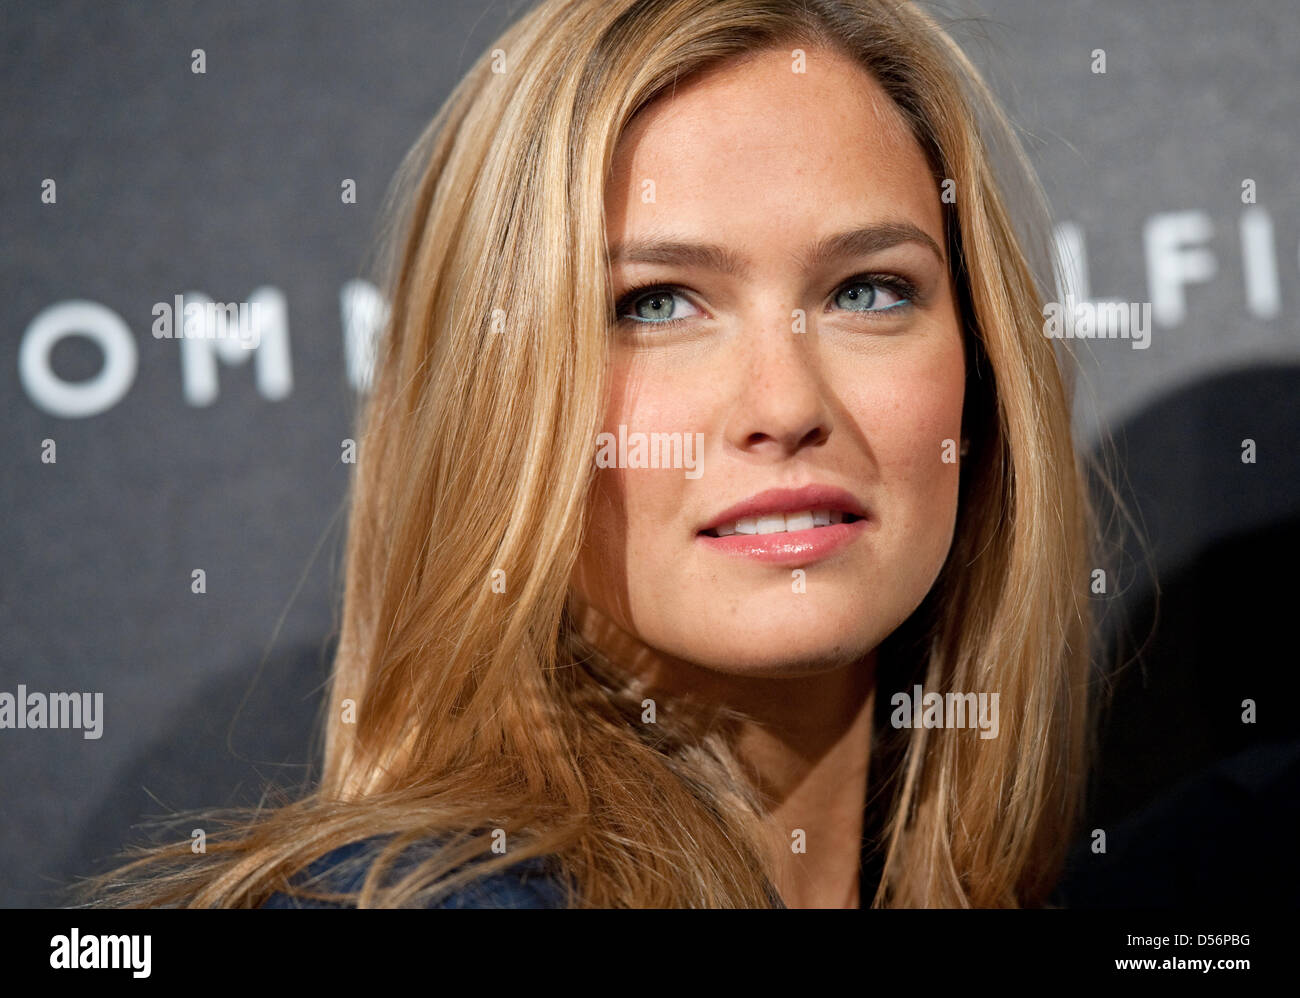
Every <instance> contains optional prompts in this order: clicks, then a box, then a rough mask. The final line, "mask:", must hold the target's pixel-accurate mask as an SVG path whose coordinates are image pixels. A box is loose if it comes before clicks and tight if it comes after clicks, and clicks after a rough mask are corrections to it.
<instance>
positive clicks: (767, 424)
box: [725, 310, 831, 460]
mask: <svg viewBox="0 0 1300 998" xmlns="http://www.w3.org/2000/svg"><path fill="white" fill-rule="evenodd" d="M775 311H776V315H775V317H774V318H773V317H771V313H769V317H768V318H766V319H764V320H761V321H759V322H751V323H750V324H748V326H747V327H746V329H747V331H746V335H744V336H742V337H738V338H737V341H736V344H737V345H736V350H737V355H736V356H734V357H733V358H732V359H733V361H734V363H733V364H732V365H731V370H732V371H733V372H735V374H734V376H735V377H737V378H739V379H740V383H739V385H737V390H736V391H735V392H734V393H730V394H732V397H733V398H735V399H736V400H737V403H736V405H735V407H734V408H733V410H732V412H731V413H730V414H729V416H728V418H727V423H726V430H725V436H726V439H727V443H728V445H729V446H731V447H734V448H736V449H737V450H741V451H745V452H747V453H750V454H753V455H755V456H759V457H764V458H769V459H775V460H780V459H783V458H786V457H789V456H790V455H792V454H795V453H797V452H798V451H800V450H802V449H803V448H805V447H817V446H820V445H821V444H823V443H825V442H826V439H827V438H828V437H829V436H830V432H831V410H830V406H829V404H828V394H827V386H826V383H825V378H824V377H823V372H822V369H821V364H820V361H819V359H818V352H817V349H816V347H817V343H816V339H815V334H814V333H812V332H795V328H796V326H795V320H794V318H793V317H791V318H789V319H784V320H783V319H782V313H781V312H780V311H779V310H775ZM784 314H785V315H790V314H791V313H790V310H786V311H785V313H784Z"/></svg>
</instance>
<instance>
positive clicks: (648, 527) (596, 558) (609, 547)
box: [576, 357, 705, 623]
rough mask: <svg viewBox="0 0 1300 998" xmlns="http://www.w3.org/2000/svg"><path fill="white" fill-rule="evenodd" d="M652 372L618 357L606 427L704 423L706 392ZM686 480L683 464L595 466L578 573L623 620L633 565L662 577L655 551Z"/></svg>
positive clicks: (690, 427)
mask: <svg viewBox="0 0 1300 998" xmlns="http://www.w3.org/2000/svg"><path fill="white" fill-rule="evenodd" d="M651 375H652V372H648V371H646V370H644V369H641V368H640V367H639V365H637V364H636V363H635V362H628V361H624V360H622V359H620V358H617V357H616V358H614V359H613V361H612V366H611V370H610V394H609V403H608V405H607V406H606V410H605V417H604V421H603V423H602V425H601V430H602V432H604V433H608V434H611V435H612V436H613V438H614V439H615V440H618V439H619V437H620V427H623V428H625V429H626V432H627V433H628V434H629V435H630V434H633V433H651V432H681V433H686V432H696V431H702V430H704V428H705V427H704V424H703V422H702V420H703V417H704V413H703V411H702V410H701V409H700V405H703V404H704V398H703V397H700V398H696V396H695V394H694V393H693V392H692V391H691V390H690V386H689V384H688V383H685V382H684V380H683V379H680V378H664V377H662V376H651ZM693 398H696V401H695V402H693V401H692V399H693ZM697 403H698V404H697ZM687 484H688V482H687V480H686V479H685V478H684V476H683V472H682V471H681V470H677V469H666V470H665V469H656V468H625V467H613V468H599V469H597V470H596V473H595V481H594V484H593V486H592V493H591V503H590V507H589V513H588V521H587V522H588V526H587V535H586V542H585V544H584V546H583V550H582V551H581V552H580V554H579V561H578V565H579V572H580V574H579V576H578V578H577V579H576V581H577V584H578V589H579V593H580V594H581V595H583V596H584V598H587V599H588V600H589V601H591V602H593V603H594V604H596V605H597V606H601V607H602V608H604V609H607V610H608V611H609V612H610V613H611V614H612V615H613V616H615V617H617V618H619V622H620V623H626V621H624V620H622V619H621V618H622V617H623V613H622V610H621V608H625V606H626V603H627V594H628V593H629V590H634V589H636V588H637V584H638V579H637V578H630V577H629V573H636V572H640V573H641V574H649V575H650V576H651V577H654V578H658V577H660V574H661V572H660V568H659V567H658V566H656V565H655V559H656V557H657V556H659V554H660V553H661V552H663V551H664V550H665V544H664V537H663V525H664V524H666V523H670V522H672V521H673V519H674V515H675V514H676V513H678V512H679V511H680V509H681V503H682V497H683V491H684V489H685V487H686V486H687Z"/></svg>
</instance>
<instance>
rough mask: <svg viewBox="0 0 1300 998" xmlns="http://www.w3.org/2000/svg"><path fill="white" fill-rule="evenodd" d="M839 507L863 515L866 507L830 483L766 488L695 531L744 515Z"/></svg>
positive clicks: (834, 508)
mask: <svg viewBox="0 0 1300 998" xmlns="http://www.w3.org/2000/svg"><path fill="white" fill-rule="evenodd" d="M819 509H829V510H840V511H841V512H844V513H852V514H853V515H854V516H858V517H866V515H867V510H866V507H865V506H863V505H862V503H860V502H858V500H857V499H855V498H854V497H853V494H852V493H851V492H846V491H845V490H844V489H841V488H837V487H836V486H834V485H804V486H802V487H800V488H797V489H767V490H766V491H764V492H759V493H758V494H757V495H752V496H750V497H749V498H748V499H745V500H743V501H742V502H738V503H736V505H734V506H728V507H727V508H726V509H724V510H723V511H722V512H720V513H719V514H718V515H717V516H715V517H713V518H712V519H711V520H709V521H708V522H707V523H705V524H703V525H702V526H701V527H700V530H699V532H700V533H704V532H705V531H706V530H712V529H714V528H715V527H720V526H723V525H724V524H730V523H735V522H736V521H737V520H739V519H741V518H742V517H746V516H762V515H764V514H769V513H799V512H803V511H804V510H808V511H815V510H819Z"/></svg>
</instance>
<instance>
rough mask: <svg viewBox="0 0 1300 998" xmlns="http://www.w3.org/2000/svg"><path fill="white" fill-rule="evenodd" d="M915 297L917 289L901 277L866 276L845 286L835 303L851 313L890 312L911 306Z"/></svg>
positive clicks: (836, 297) (836, 296)
mask: <svg viewBox="0 0 1300 998" xmlns="http://www.w3.org/2000/svg"><path fill="white" fill-rule="evenodd" d="M915 295H916V289H915V288H914V287H912V285H911V284H910V283H909V282H907V281H905V280H903V279H902V278H901V277H895V276H893V275H889V274H876V275H865V274H864V275H862V276H859V277H855V278H853V279H852V280H850V281H849V282H848V283H847V284H845V285H843V286H842V287H841V288H840V290H839V292H838V293H837V294H836V295H835V303H836V304H837V305H839V306H840V307H841V308H844V309H846V310H848V311H850V312H888V311H891V310H893V309H896V308H903V307H904V306H907V305H910V304H911V303H912V298H913V297H914V296H915ZM890 298H892V299H894V300H893V301H890V300H889V299H890ZM882 302H883V304H882Z"/></svg>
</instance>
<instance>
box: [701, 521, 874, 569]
mask: <svg viewBox="0 0 1300 998" xmlns="http://www.w3.org/2000/svg"><path fill="white" fill-rule="evenodd" d="M869 522H870V521H869V520H867V519H865V518H864V519H861V520H854V521H853V522H852V523H832V524H830V525H829V526H826V527H810V528H809V529H808V530H794V531H783V532H781V533H779V534H729V535H728V536H726V537H712V536H710V535H709V534H697V535H696V537H695V539H696V540H697V541H699V542H700V543H702V544H703V545H704V546H705V547H706V548H708V549H709V550H710V551H717V552H718V553H719V554H725V555H729V556H731V557H732V558H750V559H752V560H754V561H767V562H774V563H776V564H785V565H805V564H808V563H809V562H813V561H820V560H821V559H822V558H825V557H828V556H829V555H831V554H834V553H835V552H836V551H839V550H841V549H842V548H844V547H846V546H847V545H849V544H852V543H853V542H854V541H855V540H857V539H858V537H859V536H860V535H861V534H862V533H863V532H864V531H865V530H866V529H867V524H868V523H869Z"/></svg>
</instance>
